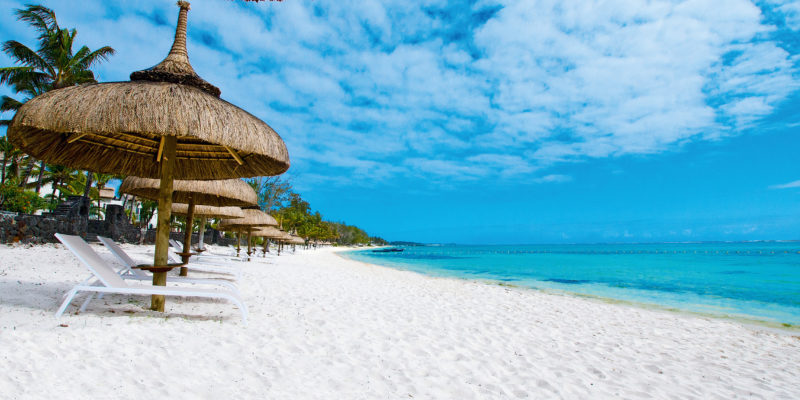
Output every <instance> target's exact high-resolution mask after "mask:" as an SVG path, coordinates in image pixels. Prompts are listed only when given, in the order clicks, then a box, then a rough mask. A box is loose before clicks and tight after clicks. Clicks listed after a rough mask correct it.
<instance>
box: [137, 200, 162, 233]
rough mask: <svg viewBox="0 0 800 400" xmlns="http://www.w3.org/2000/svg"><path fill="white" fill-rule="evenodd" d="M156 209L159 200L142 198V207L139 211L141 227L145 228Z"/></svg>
mask: <svg viewBox="0 0 800 400" xmlns="http://www.w3.org/2000/svg"><path fill="white" fill-rule="evenodd" d="M156 209H158V202H157V201H153V200H142V208H141V210H140V211H139V221H138V224H139V227H140V228H144V227H146V226H147V223H148V222H150V219H151V218H153V214H155V212H156Z"/></svg>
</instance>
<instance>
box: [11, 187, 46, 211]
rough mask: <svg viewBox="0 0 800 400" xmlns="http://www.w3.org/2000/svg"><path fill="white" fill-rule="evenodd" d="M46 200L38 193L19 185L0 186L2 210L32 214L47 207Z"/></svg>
mask: <svg viewBox="0 0 800 400" xmlns="http://www.w3.org/2000/svg"><path fill="white" fill-rule="evenodd" d="M45 203H46V202H45V200H44V199H43V198H41V197H39V196H38V195H37V194H36V193H34V192H32V191H28V190H24V189H22V188H20V187H19V186H17V185H13V184H10V185H9V184H5V185H0V209H3V210H6V211H12V212H22V213H26V214H32V213H34V212H35V211H36V210H39V209H42V208H44V206H45Z"/></svg>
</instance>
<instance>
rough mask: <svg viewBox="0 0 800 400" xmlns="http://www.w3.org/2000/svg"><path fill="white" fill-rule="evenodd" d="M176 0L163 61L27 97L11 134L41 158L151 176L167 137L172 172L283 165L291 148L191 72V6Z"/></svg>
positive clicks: (210, 175)
mask: <svg viewBox="0 0 800 400" xmlns="http://www.w3.org/2000/svg"><path fill="white" fill-rule="evenodd" d="M178 5H179V6H180V8H181V11H180V14H179V18H178V27H177V29H176V31H175V42H174V44H173V45H172V49H171V50H170V52H169V55H168V56H167V58H166V59H164V61H162V62H161V63H159V64H158V65H156V66H154V67H152V68H149V69H147V70H144V71H138V72H134V73H132V74H131V81H130V82H110V83H96V84H87V85H80V86H70V87H66V88H62V89H57V90H51V91H49V92H47V93H44V94H42V95H40V96H37V97H35V98H33V99H31V100H28V101H27V102H26V103H25V104H24V105H23V106H22V107H21V108H20V109H19V110H18V111H17V112H16V114H15V115H14V119H13V120H12V123H11V126H9V128H8V139H9V141H10V142H11V143H13V144H14V145H15V146H17V147H19V148H21V149H22V150H23V151H25V152H26V153H28V154H30V155H31V156H33V157H35V158H38V159H41V160H44V161H46V162H48V163H53V164H61V165H67V166H70V167H72V168H79V169H86V170H91V171H95V172H105V173H120V174H125V175H135V176H143V177H152V178H156V177H159V163H158V162H156V161H159V160H160V159H161V155H162V151H166V150H165V140H166V138H167V137H177V154H176V161H175V167H174V173H173V175H174V177H175V178H176V179H226V178H239V177H249V176H264V175H277V174H281V173H283V172H285V171H286V170H287V169H288V168H289V153H288V152H287V150H286V145H285V144H284V143H283V140H282V139H281V137H280V136H278V134H277V133H276V132H275V131H274V130H273V129H272V128H271V127H270V126H269V125H267V124H266V123H264V122H263V121H261V120H260V119H258V118H257V117H255V116H253V115H252V114H250V113H248V112H247V111H244V110H242V109H240V108H238V107H236V106H234V105H233V104H230V103H228V102H227V101H224V100H221V99H220V98H219V95H220V92H219V89H217V88H216V87H214V86H213V85H211V84H209V83H208V82H206V81H204V80H203V79H201V78H200V77H199V76H197V74H196V73H195V72H194V69H192V66H191V64H190V63H189V57H188V53H187V51H186V20H187V12H188V10H189V3H188V2H184V1H181V2H178ZM167 146H171V144H167ZM165 154H166V153H165Z"/></svg>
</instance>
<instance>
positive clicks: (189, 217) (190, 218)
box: [180, 193, 194, 276]
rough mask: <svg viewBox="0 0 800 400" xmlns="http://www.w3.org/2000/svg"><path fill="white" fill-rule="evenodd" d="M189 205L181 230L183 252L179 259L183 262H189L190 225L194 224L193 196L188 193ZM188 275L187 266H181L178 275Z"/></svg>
mask: <svg viewBox="0 0 800 400" xmlns="http://www.w3.org/2000/svg"><path fill="white" fill-rule="evenodd" d="M188 205H189V207H188V210H187V211H186V229H184V230H183V254H182V255H181V261H183V263H184V264H186V263H188V262H189V257H190V255H189V253H190V252H191V251H192V226H194V196H193V195H192V194H191V193H190V194H189V204H188ZM187 275H189V268H186V267H181V273H180V276H187Z"/></svg>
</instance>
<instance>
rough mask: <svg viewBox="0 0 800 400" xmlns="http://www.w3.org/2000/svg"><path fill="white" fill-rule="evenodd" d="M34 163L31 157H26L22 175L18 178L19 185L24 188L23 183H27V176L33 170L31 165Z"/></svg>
mask: <svg viewBox="0 0 800 400" xmlns="http://www.w3.org/2000/svg"><path fill="white" fill-rule="evenodd" d="M35 164H36V160H34V159H33V158H31V157H28V165H27V166H25V174H23V175H22V179H20V180H19V185H18V186H19V187H21V188H24V187H25V185H27V184H28V177H30V176H31V172H33V166H34V165H35Z"/></svg>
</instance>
